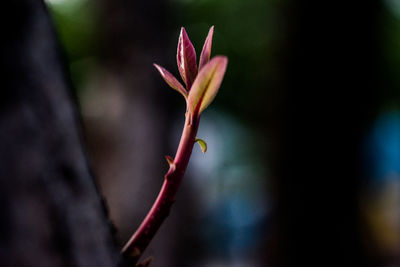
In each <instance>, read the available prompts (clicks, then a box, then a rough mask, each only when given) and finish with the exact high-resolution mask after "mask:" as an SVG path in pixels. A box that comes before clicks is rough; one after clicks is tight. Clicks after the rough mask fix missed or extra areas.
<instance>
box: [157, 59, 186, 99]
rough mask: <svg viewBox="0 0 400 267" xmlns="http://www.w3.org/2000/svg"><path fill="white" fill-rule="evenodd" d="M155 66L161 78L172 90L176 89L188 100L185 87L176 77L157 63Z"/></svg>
mask: <svg viewBox="0 0 400 267" xmlns="http://www.w3.org/2000/svg"><path fill="white" fill-rule="evenodd" d="M153 65H154V67H156V69H157V70H158V72H160V74H161V77H163V79H164V80H165V82H166V83H167V84H168V85H169V86H171V88H172V89H174V90H176V91H178V92H179V93H181V94H182V95H183V97H184V98H185V99H186V98H187V91H186V89H185V88H184V87H183V85H182V84H181V83H180V82H179V81H178V80H177V79H176V78H175V77H174V75H172V74H171V73H170V72H169V71H167V70H166V69H164V68H163V67H161V66H160V65H157V64H155V63H154V64H153Z"/></svg>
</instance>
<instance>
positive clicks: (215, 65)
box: [187, 56, 228, 115]
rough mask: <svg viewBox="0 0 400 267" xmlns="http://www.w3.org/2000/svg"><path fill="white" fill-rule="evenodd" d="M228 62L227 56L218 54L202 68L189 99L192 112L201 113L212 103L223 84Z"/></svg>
mask: <svg viewBox="0 0 400 267" xmlns="http://www.w3.org/2000/svg"><path fill="white" fill-rule="evenodd" d="M227 64H228V58H227V57H224V56H216V57H214V58H213V59H211V60H210V61H209V62H208V63H207V64H206V65H205V66H204V67H203V68H202V69H201V70H200V72H199V74H198V75H197V77H196V80H195V81H194V83H193V86H192V89H191V90H190V92H189V97H188V100H187V105H188V110H189V112H190V113H192V114H193V115H194V114H195V113H197V112H198V113H197V114H201V112H203V110H204V109H205V108H206V107H208V105H210V104H211V102H212V101H213V100H214V98H215V96H216V95H217V92H218V90H219V87H220V86H221V82H222V79H223V78H224V75H225V70H226V66H227Z"/></svg>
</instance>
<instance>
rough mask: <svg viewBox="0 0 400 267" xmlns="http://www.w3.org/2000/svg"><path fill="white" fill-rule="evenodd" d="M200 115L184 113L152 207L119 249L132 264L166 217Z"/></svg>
mask: <svg viewBox="0 0 400 267" xmlns="http://www.w3.org/2000/svg"><path fill="white" fill-rule="evenodd" d="M199 122H200V117H199V116H192V115H191V114H189V113H188V112H187V113H186V119H185V126H184V128H183V132H182V136H181V140H180V142H179V146H178V150H177V152H176V156H175V159H174V161H173V163H172V164H170V168H169V170H168V172H167V174H165V176H164V178H165V179H164V183H163V185H162V187H161V190H160V193H159V194H158V197H157V199H156V201H155V202H154V204H153V207H152V208H151V209H150V211H149V213H148V214H147V216H146V218H145V219H144V220H143V222H142V223H141V225H140V226H139V228H138V229H137V231H136V232H135V233H134V234H133V236H132V237H131V239H130V240H129V241H128V243H126V245H125V246H124V248H123V249H122V254H123V256H125V258H127V259H128V260H129V261H130V262H132V263H137V261H138V260H139V258H140V256H141V255H142V253H143V251H144V250H145V249H146V248H147V246H148V245H149V243H150V241H151V240H152V238H153V237H154V235H155V234H156V232H157V230H158V229H159V228H160V226H161V224H162V223H163V222H164V220H165V219H166V218H167V217H168V215H169V212H170V209H171V206H172V204H173V203H174V202H175V195H176V193H177V191H178V188H179V185H180V183H181V181H182V178H183V175H184V173H185V170H186V167H187V165H188V163H189V159H190V155H191V154H192V150H193V146H194V143H195V142H196V141H195V140H196V134H197V129H198V127H199Z"/></svg>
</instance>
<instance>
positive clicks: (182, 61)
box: [176, 27, 197, 91]
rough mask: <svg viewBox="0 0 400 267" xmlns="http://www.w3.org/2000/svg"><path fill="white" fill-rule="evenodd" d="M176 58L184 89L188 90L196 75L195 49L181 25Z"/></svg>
mask: <svg viewBox="0 0 400 267" xmlns="http://www.w3.org/2000/svg"><path fill="white" fill-rule="evenodd" d="M176 60H177V63H178V69H179V73H180V74H181V77H182V79H183V81H184V82H185V84H186V89H187V90H188V91H189V90H190V88H191V87H192V84H193V81H194V79H195V78H196V75H197V63H196V51H195V50H194V47H193V44H192V43H191V42H190V40H189V37H188V35H187V33H186V31H185V28H183V27H182V28H181V33H180V35H179V42H178V50H177V52H176Z"/></svg>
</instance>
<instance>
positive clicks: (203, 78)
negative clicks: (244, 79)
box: [154, 26, 228, 115]
mask: <svg viewBox="0 0 400 267" xmlns="http://www.w3.org/2000/svg"><path fill="white" fill-rule="evenodd" d="M213 33H214V26H212V27H211V28H210V30H209V32H208V35H207V38H206V40H205V42H204V45H203V50H202V52H201V55H200V62H199V68H197V62H196V51H195V49H194V47H193V44H192V43H191V42H190V39H189V37H188V35H187V33H186V31H185V29H184V28H183V27H182V28H181V33H180V35H179V41H178V49H177V55H176V59H177V64H178V70H179V73H180V75H181V77H182V80H183V82H184V83H185V85H186V88H185V87H183V85H182V84H181V83H180V82H179V81H178V80H177V79H176V78H175V77H174V76H173V75H172V74H171V73H170V72H168V71H167V70H166V69H164V68H163V67H161V66H159V65H157V64H154V66H155V67H156V68H157V70H158V71H159V72H160V74H161V76H162V77H163V78H164V80H165V81H166V82H167V84H168V85H169V86H171V87H172V88H173V89H175V90H176V91H178V92H179V93H181V94H182V95H183V96H184V97H185V99H186V103H187V109H188V111H189V112H190V113H191V114H192V115H194V114H197V115H200V114H201V112H202V111H203V110H204V109H205V108H206V107H207V106H208V105H209V104H210V103H211V102H212V101H213V100H214V98H215V96H216V94H217V92H218V89H219V87H220V85H221V82H222V79H223V77H224V74H225V70H226V66H227V64H228V59H227V58H226V57H224V56H216V57H214V58H213V59H211V60H210V55H211V46H212V37H213Z"/></svg>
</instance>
